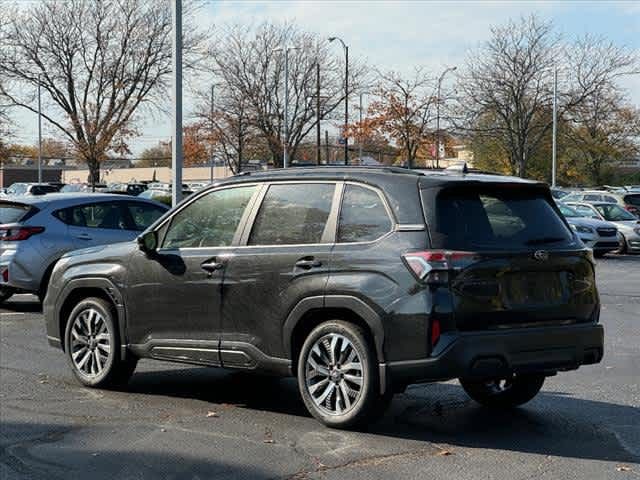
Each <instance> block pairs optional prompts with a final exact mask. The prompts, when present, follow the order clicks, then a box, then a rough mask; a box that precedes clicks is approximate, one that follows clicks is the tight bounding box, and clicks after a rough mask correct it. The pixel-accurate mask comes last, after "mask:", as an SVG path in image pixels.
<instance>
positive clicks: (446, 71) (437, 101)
mask: <svg viewBox="0 0 640 480" xmlns="http://www.w3.org/2000/svg"><path fill="white" fill-rule="evenodd" d="M457 69H458V67H449V68H446V69H445V70H444V72H442V74H441V75H440V78H438V95H437V97H436V168H440V142H441V139H440V89H441V87H442V80H443V79H444V76H445V75H446V74H447V73H448V72H453V71H455V70H457Z"/></svg>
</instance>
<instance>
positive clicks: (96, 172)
mask: <svg viewBox="0 0 640 480" xmlns="http://www.w3.org/2000/svg"><path fill="white" fill-rule="evenodd" d="M85 161H86V162H87V166H88V167H89V177H88V179H87V182H88V183H89V185H96V184H98V183H100V162H99V161H98V160H97V159H96V158H86V159H85Z"/></svg>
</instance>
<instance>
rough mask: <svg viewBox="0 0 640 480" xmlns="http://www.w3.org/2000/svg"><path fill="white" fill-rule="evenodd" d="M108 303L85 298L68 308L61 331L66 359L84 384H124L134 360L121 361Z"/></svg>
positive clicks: (112, 385)
mask: <svg viewBox="0 0 640 480" xmlns="http://www.w3.org/2000/svg"><path fill="white" fill-rule="evenodd" d="M114 320H115V312H114V309H113V307H112V305H111V304H109V303H108V302H107V301H105V300H103V299H101V298H86V299H84V300H82V301H80V302H79V303H78V304H77V305H76V306H75V307H74V308H73V310H72V311H71V314H70V315H69V319H68V321H67V326H66V328H65V334H64V345H65V353H66V356H67V361H68V362H69V366H70V367H71V371H72V372H73V374H74V375H75V377H76V378H77V379H78V380H79V381H80V383H82V384H83V385H85V386H87V387H93V388H116V387H120V386H123V385H125V384H126V383H127V382H128V381H129V379H130V378H131V375H133V371H134V370H135V368H136V364H137V359H136V358H133V357H131V358H128V359H127V360H122V358H121V356H120V346H121V343H120V336H119V333H118V329H117V328H116V322H115V321H114Z"/></svg>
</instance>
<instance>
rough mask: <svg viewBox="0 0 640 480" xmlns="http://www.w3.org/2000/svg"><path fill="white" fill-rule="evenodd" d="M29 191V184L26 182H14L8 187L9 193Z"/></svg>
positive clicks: (22, 193)
mask: <svg viewBox="0 0 640 480" xmlns="http://www.w3.org/2000/svg"><path fill="white" fill-rule="evenodd" d="M25 193H27V185H26V184H24V183H14V184H13V185H11V186H10V187H9V188H7V194H9V195H24V194H25Z"/></svg>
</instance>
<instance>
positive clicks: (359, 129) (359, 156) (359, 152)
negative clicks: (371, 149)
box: [358, 92, 363, 165]
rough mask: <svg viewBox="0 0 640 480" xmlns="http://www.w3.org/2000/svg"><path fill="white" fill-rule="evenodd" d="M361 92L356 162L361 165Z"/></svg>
mask: <svg viewBox="0 0 640 480" xmlns="http://www.w3.org/2000/svg"><path fill="white" fill-rule="evenodd" d="M362 93H363V92H360V119H359V121H358V135H359V137H360V138H358V162H360V165H362Z"/></svg>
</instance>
